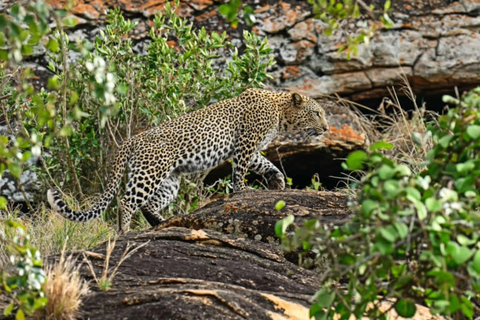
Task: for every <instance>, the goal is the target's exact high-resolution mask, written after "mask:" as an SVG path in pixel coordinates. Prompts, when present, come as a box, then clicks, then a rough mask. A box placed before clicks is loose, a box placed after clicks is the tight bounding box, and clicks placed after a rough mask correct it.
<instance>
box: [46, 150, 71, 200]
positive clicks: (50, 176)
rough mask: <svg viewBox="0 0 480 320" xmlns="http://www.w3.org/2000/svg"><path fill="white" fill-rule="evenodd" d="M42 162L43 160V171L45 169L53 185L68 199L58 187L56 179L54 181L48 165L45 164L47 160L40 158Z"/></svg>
mask: <svg viewBox="0 0 480 320" xmlns="http://www.w3.org/2000/svg"><path fill="white" fill-rule="evenodd" d="M42 153H43V152H42ZM40 160H42V165H43V169H45V171H46V172H47V175H48V178H49V179H50V180H51V181H52V183H53V184H54V185H55V188H56V189H57V191H60V193H61V194H62V195H63V196H64V197H66V196H67V195H66V194H65V193H63V191H62V189H61V188H60V187H59V186H58V184H57V182H56V181H55V179H53V177H52V175H51V174H50V169H48V167H47V163H46V162H45V159H44V158H43V156H40Z"/></svg>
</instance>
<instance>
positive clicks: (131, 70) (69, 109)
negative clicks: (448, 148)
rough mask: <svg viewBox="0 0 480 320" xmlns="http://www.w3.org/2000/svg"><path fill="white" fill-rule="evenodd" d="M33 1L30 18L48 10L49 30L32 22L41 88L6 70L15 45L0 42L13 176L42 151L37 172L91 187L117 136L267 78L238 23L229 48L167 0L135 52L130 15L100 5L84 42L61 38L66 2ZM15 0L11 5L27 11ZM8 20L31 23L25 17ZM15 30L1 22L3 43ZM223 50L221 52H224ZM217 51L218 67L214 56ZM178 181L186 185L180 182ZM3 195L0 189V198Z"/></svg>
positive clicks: (0, 140) (1, 160) (264, 50)
mask: <svg viewBox="0 0 480 320" xmlns="http://www.w3.org/2000/svg"><path fill="white" fill-rule="evenodd" d="M177 5H178V4H177ZM35 6H37V7H38V8H41V9H42V10H43V11H41V12H42V13H43V14H44V15H40V14H39V13H37V15H38V16H39V17H40V18H37V17H36V16H34V17H35V19H34V20H35V21H37V20H38V21H40V22H41V21H43V20H45V19H47V20H48V17H52V18H53V19H54V20H55V22H56V23H57V28H56V31H55V32H54V33H53V34H51V33H50V30H49V29H48V28H46V29H45V28H43V27H41V26H39V27H37V29H39V30H42V32H43V33H41V37H40V38H39V39H38V43H41V44H42V45H43V46H44V47H45V48H46V49H47V52H48V54H49V58H50V61H49V66H48V68H49V69H50V70H51V71H52V72H54V73H55V75H54V76H53V77H51V78H50V79H49V80H48V84H47V89H46V90H41V91H38V92H36V91H35V90H34V88H33V86H31V85H30V83H29V79H31V77H32V76H33V75H32V73H31V72H30V71H29V70H28V69H20V68H15V69H13V67H12V66H14V65H15V63H16V61H18V60H19V59H15V55H18V53H14V52H13V51H12V52H11V50H13V49H14V47H13V46H10V47H8V52H7V53H6V54H5V55H4V60H5V61H6V62H5V63H3V64H0V77H1V78H0V81H2V83H1V84H2V86H1V87H0V105H1V107H2V111H5V114H6V115H7V117H8V119H7V120H8V121H7V122H9V123H10V121H9V119H15V123H16V125H17V126H18V127H19V128H12V129H11V130H10V137H9V138H7V137H0V174H1V172H2V171H3V170H4V169H7V168H8V169H9V170H10V171H11V172H12V174H14V175H15V176H16V177H19V176H20V174H21V172H22V171H23V170H24V169H25V168H26V163H27V160H28V158H29V157H30V156H31V155H34V156H36V157H41V158H42V160H43V164H44V168H42V170H39V171H38V173H39V175H40V176H41V177H42V178H43V181H45V182H46V183H47V184H49V185H54V184H55V185H58V186H60V187H62V188H70V189H71V190H73V191H74V192H75V193H80V194H82V193H83V190H85V189H88V193H93V192H98V191H101V188H102V186H103V184H104V183H105V181H106V179H107V177H108V169H109V168H108V167H109V166H108V163H109V162H110V161H111V158H112V156H113V154H114V150H115V149H116V147H117V146H118V145H120V144H121V141H123V140H124V139H128V138H130V137H132V136H133V135H135V134H136V133H138V132H140V131H142V130H144V129H145V128H150V127H153V126H155V125H158V124H160V123H162V122H164V121H168V120H169V119H172V118H175V117H177V116H179V115H181V114H183V113H185V112H188V111H192V110H195V109H198V108H202V107H204V106H206V105H207V104H209V103H211V102H215V101H219V100H223V99H226V98H229V97H233V96H235V95H238V94H239V93H241V92H243V91H244V90H245V89H246V88H251V87H253V88H255V87H261V86H263V83H264V82H265V80H266V79H267V78H269V76H268V74H267V72H266V70H267V68H268V67H269V66H271V65H273V64H274V60H273V57H271V56H270V52H271V49H269V48H268V46H267V40H266V39H264V40H262V41H261V40H260V39H258V38H257V37H256V36H255V35H254V34H253V33H249V32H244V41H245V44H246V49H245V50H244V52H243V53H242V54H239V53H238V51H237V49H236V48H234V47H233V45H232V44H231V43H230V42H229V41H228V40H227V35H226V33H222V34H218V33H215V32H213V33H211V34H209V33H207V31H206V30H205V29H204V28H202V29H200V30H195V29H194V28H193V27H192V24H191V23H189V22H188V20H187V19H183V18H180V17H178V16H177V15H176V14H175V8H174V7H172V6H170V4H167V5H166V6H165V13H164V14H162V13H159V14H158V15H157V16H156V17H155V18H154V26H153V27H152V29H151V30H150V31H149V36H150V37H151V42H150V43H149V44H148V46H147V47H146V48H144V49H145V50H144V53H145V54H142V55H138V54H134V50H133V43H132V40H131V38H130V35H131V33H132V32H133V29H134V28H135V26H136V23H134V22H131V21H129V20H127V19H124V17H123V16H122V15H121V14H120V11H119V10H112V11H110V12H108V14H107V26H106V29H105V31H104V32H101V33H100V35H99V36H98V37H97V38H96V40H95V42H94V43H90V42H88V41H87V40H83V41H80V40H77V41H76V42H70V41H69V38H68V37H67V36H66V34H65V32H63V29H64V27H68V26H71V25H72V23H73V22H72V21H71V18H68V12H67V11H66V10H52V9H51V8H50V7H49V6H47V5H44V4H42V5H35ZM35 6H34V5H32V7H33V8H37V7H35ZM13 8H16V6H14V7H12V10H13ZM25 8H27V9H25ZM25 8H23V7H22V6H19V7H18V10H19V12H24V11H25V12H29V11H28V10H33V9H28V8H30V6H27V7H25ZM15 10H17V9H15ZM38 10H40V9H38ZM32 12H34V11H32ZM17 16H18V15H17ZM17 16H15V15H1V18H0V26H1V23H4V24H5V25H6V26H4V27H3V28H4V29H5V28H10V29H11V28H13V27H11V26H13V22H12V21H17V20H18V18H17ZM20 16H21V17H24V16H25V17H26V15H20ZM15 19H17V20H15ZM25 19H26V18H25ZM40 22H39V23H40ZM17 25H18V27H19V28H26V26H29V28H32V24H30V25H28V24H25V23H23V24H22V23H21V22H18V23H17ZM10 29H8V30H10ZM27 29H28V28H27ZM37 29H35V28H34V30H37ZM5 30H7V29H5ZM28 30H29V31H28V32H34V30H33V31H32V30H30V29H28ZM22 32H23V31H22ZM20 33H21V32H20ZM16 36H17V35H16V34H14V33H13V32H10V31H8V32H5V35H2V37H3V38H2V39H4V41H5V43H10V42H12V41H17V40H15V37H16ZM29 37H30V38H31V37H32V35H29ZM19 41H20V40H19ZM230 49H232V50H231V51H230V56H231V59H226V58H225V57H226V56H228V51H229V50H230ZM71 51H75V52H77V55H78V53H79V54H80V58H79V59H78V60H77V61H76V64H75V66H72V65H69V62H68V61H69V59H67V57H68V54H69V52H71ZM222 60H225V66H224V67H223V68H222V67H217V66H215V65H214V62H217V61H219V62H222ZM216 65H218V64H217V63H216ZM12 70H13V71H12ZM14 80H15V82H16V83H18V81H20V82H21V86H20V90H18V89H19V87H18V86H14V85H13V81H14ZM18 132H20V133H18ZM44 148H48V150H49V156H48V157H43V156H42V155H43V153H42V151H43V149H44ZM182 190H186V191H185V192H189V191H191V189H188V188H186V187H182ZM181 196H182V195H181ZM184 198H189V200H188V201H191V205H190V204H188V203H184V204H182V205H183V206H184V207H189V206H190V208H192V207H195V206H196V205H197V204H198V201H199V199H198V198H194V197H184ZM182 201H183V202H185V201H184V200H182ZM183 202H182V203H183ZM5 204H6V200H5V199H4V198H0V206H4V205H5ZM186 210H187V211H188V210H189V209H186Z"/></svg>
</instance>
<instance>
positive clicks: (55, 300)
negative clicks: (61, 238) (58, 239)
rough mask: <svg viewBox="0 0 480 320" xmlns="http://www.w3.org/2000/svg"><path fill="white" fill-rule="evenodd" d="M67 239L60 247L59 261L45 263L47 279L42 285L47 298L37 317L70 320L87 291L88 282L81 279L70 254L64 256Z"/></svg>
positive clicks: (78, 308)
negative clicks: (61, 247)
mask: <svg viewBox="0 0 480 320" xmlns="http://www.w3.org/2000/svg"><path fill="white" fill-rule="evenodd" d="M66 244H67V241H65V245H64V247H63V249H62V253H61V256H60V261H58V262H56V263H53V264H47V266H46V268H45V273H46V277H47V280H46V282H45V284H44V286H43V288H44V292H45V296H46V297H47V298H48V303H47V305H46V307H45V308H44V309H42V310H39V311H37V313H36V314H35V316H36V318H37V319H55V320H70V319H76V318H78V316H79V314H80V306H81V304H82V297H83V296H85V295H86V294H87V293H88V283H87V282H86V281H85V280H82V278H81V277H80V273H79V272H78V269H79V266H75V259H74V258H73V257H72V256H68V257H65V250H66V247H67V246H66Z"/></svg>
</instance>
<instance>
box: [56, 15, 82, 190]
mask: <svg viewBox="0 0 480 320" xmlns="http://www.w3.org/2000/svg"><path fill="white" fill-rule="evenodd" d="M54 17H55V22H56V24H57V28H59V35H60V37H59V38H60V49H61V52H62V66H63V73H64V77H63V83H62V100H61V101H62V116H63V123H64V124H66V123H67V86H68V81H69V72H68V67H69V66H68V59H67V49H66V44H65V37H66V35H65V33H64V32H63V29H62V28H61V26H62V24H61V22H60V19H59V17H58V16H57V15H56V14H54ZM64 140H65V145H66V147H67V150H70V141H69V140H68V137H64ZM67 162H68V166H69V167H70V171H71V172H72V175H73V180H74V181H75V184H76V186H77V188H78V192H79V193H80V195H82V196H83V192H82V186H81V185H80V180H79V179H78V176H77V171H76V170H75V165H74V164H73V161H72V158H71V156H70V154H69V153H68V152H67Z"/></svg>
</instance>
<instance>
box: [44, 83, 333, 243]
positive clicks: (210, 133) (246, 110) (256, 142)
mask: <svg viewBox="0 0 480 320" xmlns="http://www.w3.org/2000/svg"><path fill="white" fill-rule="evenodd" d="M301 131H304V132H305V133H306V134H307V135H308V136H320V135H323V134H324V133H325V132H327V131H328V124H327V120H326V116H325V110H324V109H323V108H322V106H320V104H319V103H318V102H316V101H315V100H314V99H313V98H309V97H308V96H306V95H303V94H299V93H296V92H275V91H269V90H263V89H247V90H245V91H244V92H243V93H241V94H239V95H237V96H236V97H233V98H230V99H226V100H222V101H218V102H215V103H213V104H210V105H209V106H207V107H205V108H203V109H199V110H196V111H192V112H189V113H186V114H184V115H182V116H180V117H178V118H175V119H172V120H169V121H166V122H164V123H162V124H160V125H159V126H156V127H153V128H151V129H148V130H145V131H143V132H140V133H138V134H137V135H135V136H133V137H131V138H130V139H127V140H125V141H124V142H123V143H122V145H121V146H120V147H119V148H118V150H117V152H116V154H115V156H114V160H113V165H111V169H110V173H109V179H108V183H107V186H106V188H105V190H104V192H103V193H102V194H101V195H100V196H99V197H98V199H97V200H96V201H94V203H93V205H92V206H91V208H90V209H87V210H85V211H74V210H72V209H71V208H70V207H69V206H68V205H66V203H65V201H64V200H63V198H62V196H61V193H60V191H59V190H57V189H50V190H48V191H47V199H48V202H49V204H50V206H51V207H52V209H53V210H54V211H56V212H57V213H59V214H61V215H62V216H63V217H65V218H66V219H69V220H72V221H78V222H85V221H89V220H93V219H96V218H98V217H100V216H101V214H102V213H103V212H104V211H105V210H106V209H107V207H108V206H109V204H110V203H111V202H112V200H113V199H114V197H115V196H116V194H117V192H118V191H119V189H120V186H121V182H122V180H123V176H124V174H125V171H126V170H127V168H128V174H127V180H126V182H125V192H124V195H123V198H122V199H121V200H120V201H119V205H118V216H117V221H118V222H117V223H118V229H117V232H118V233H119V234H123V233H126V232H128V231H129V228H130V222H131V220H132V216H133V215H134V213H136V212H137V211H138V210H140V211H141V213H142V214H143V215H144V217H145V218H146V220H147V221H148V222H149V223H150V224H151V225H156V224H158V223H159V222H161V221H163V218H162V215H161V211H162V209H164V208H165V207H166V206H168V205H169V204H170V203H171V202H172V201H173V200H174V199H175V198H176V197H177V194H178V190H179V187H180V179H181V176H182V175H184V174H190V173H195V172H201V171H205V170H208V169H211V168H213V167H215V166H217V165H219V164H221V163H223V162H225V161H227V160H231V161H232V164H233V166H232V167H233V169H232V185H233V192H241V191H244V190H246V189H247V187H246V183H245V176H246V174H247V172H248V171H251V172H254V173H256V174H258V175H261V176H263V177H264V179H265V180H266V181H267V185H268V188H269V189H284V188H285V176H284V174H283V173H282V172H281V171H280V170H279V169H278V168H277V167H276V166H275V165H274V164H273V163H272V162H270V161H269V160H268V159H267V158H265V157H264V156H263V155H262V153H261V151H262V150H264V149H265V148H266V147H267V146H268V145H269V143H270V142H271V141H272V140H273V139H274V138H276V137H277V135H278V134H279V133H280V132H301Z"/></svg>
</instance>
